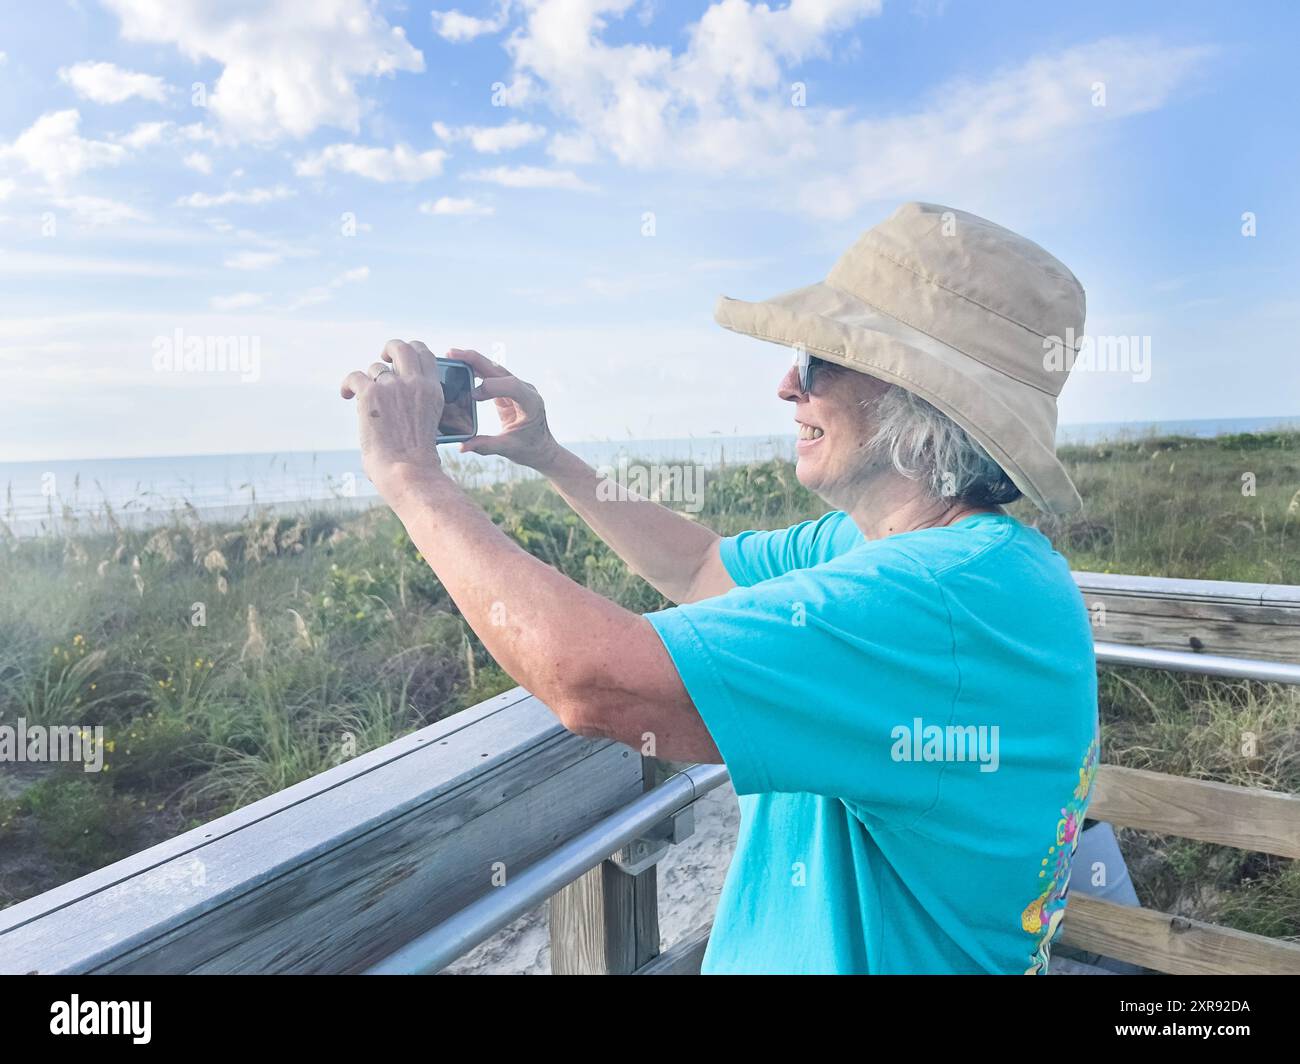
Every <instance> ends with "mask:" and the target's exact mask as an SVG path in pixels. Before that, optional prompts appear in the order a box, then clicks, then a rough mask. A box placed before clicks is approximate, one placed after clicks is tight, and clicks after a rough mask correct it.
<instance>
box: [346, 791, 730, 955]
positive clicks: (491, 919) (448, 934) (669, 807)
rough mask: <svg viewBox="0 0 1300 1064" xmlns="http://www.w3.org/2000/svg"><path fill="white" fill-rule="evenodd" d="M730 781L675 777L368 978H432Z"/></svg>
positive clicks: (446, 922)
mask: <svg viewBox="0 0 1300 1064" xmlns="http://www.w3.org/2000/svg"><path fill="white" fill-rule="evenodd" d="M728 778H729V776H728V774H727V768H726V766H725V765H693V766H691V767H690V768H687V769H683V770H682V771H680V772H675V773H673V775H671V776H669V777H668V779H666V780H664V782H663V783H661V784H659V786H657V787H655V788H653V789H652V790H649V791H646V792H645V794H643V795H641V797H640V798H637V799H636V800H635V801H633V802H629V803H628V804H627V805H625V806H623V808H621V809H619V810H617V811H616V812H614V813H611V814H610V815H609V816H607V817H605V819H603V820H601V821H599V822H597V823H596V824H594V825H593V826H592V827H590V828H588V829H587V830H586V831H584V832H582V834H580V835H575V836H574V837H573V838H572V839H570V840H569V841H568V842H566V843H564V845H562V846H561V847H560V848H559V849H557V850H553V851H552V852H551V853H548V854H547V855H546V856H545V857H543V858H542V859H541V860H539V861H537V862H536V863H535V864H532V865H529V866H528V868H527V869H525V870H524V871H523V872H521V873H519V874H518V875H517V876H513V877H512V878H511V879H510V881H509V882H508V883H507V884H506V885H505V886H503V887H499V888H497V889H496V890H491V891H489V892H488V893H487V894H486V895H484V896H483V897H482V898H480V899H479V900H478V901H476V902H473V903H472V904H470V905H468V906H466V907H465V908H464V909H462V910H461V911H460V912H458V913H457V914H456V915H455V916H453V917H452V918H451V919H450V920H444V921H443V922H442V923H440V924H438V925H437V926H436V927H434V928H431V929H430V930H428V931H426V932H425V933H424V934H423V935H420V936H419V937H418V938H414V939H412V940H411V941H410V942H408V943H407V944H406V945H405V946H403V947H402V948H401V949H399V950H397V951H396V952H395V953H392V954H390V955H389V956H387V957H385V958H384V959H383V960H382V961H380V962H379V963H378V964H376V965H375V966H374V967H372V968H369V969H367V970H366V972H365V974H366V975H432V974H433V973H434V972H437V971H438V970H439V969H441V968H445V967H446V966H447V965H448V964H450V963H451V962H452V961H454V960H455V959H456V958H457V957H460V956H463V955H464V954H466V953H468V952H469V951H470V950H472V949H473V948H474V947H475V946H477V945H478V944H479V943H480V942H484V941H486V940H487V939H489V938H491V937H492V936H493V935H494V934H496V932H497V931H499V930H500V929H501V928H503V927H505V926H506V925H507V924H508V923H510V921H511V920H513V919H514V918H515V917H517V916H519V915H521V914H522V913H525V912H527V911H528V910H529V909H531V908H532V907H533V906H534V905H537V904H540V903H541V902H543V901H545V900H546V899H547V898H549V897H551V895H553V894H556V893H557V892H559V891H560V890H561V889H562V888H564V887H566V886H568V885H569V884H570V883H572V882H573V881H574V880H575V879H577V878H578V877H580V876H582V875H584V874H585V873H586V872H588V871H590V870H591V869H593V868H595V867H596V866H597V865H598V864H600V862H601V861H603V860H605V859H606V858H607V857H609V855H610V854H611V853H614V852H615V851H616V850H618V849H619V848H620V847H622V846H626V845H627V844H628V843H629V842H631V841H632V840H633V839H634V838H636V837H637V836H638V835H640V834H642V833H643V832H645V831H648V830H649V829H650V828H652V827H654V826H655V825H656V824H659V823H661V822H662V821H664V820H667V819H668V818H669V817H670V816H672V815H673V814H674V813H676V812H678V811H679V810H681V809H684V808H686V806H688V805H690V804H691V803H692V802H694V801H695V800H696V799H697V798H700V797H702V796H703V795H705V794H707V793H708V792H709V791H711V790H713V789H714V788H715V787H719V786H721V785H722V784H723V783H725V782H726V781H727V779H728Z"/></svg>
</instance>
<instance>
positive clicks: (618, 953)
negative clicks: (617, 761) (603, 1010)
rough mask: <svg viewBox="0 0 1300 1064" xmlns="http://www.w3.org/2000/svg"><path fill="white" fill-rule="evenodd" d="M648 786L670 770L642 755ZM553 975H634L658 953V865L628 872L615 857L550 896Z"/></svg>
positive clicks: (646, 784)
mask: <svg viewBox="0 0 1300 1064" xmlns="http://www.w3.org/2000/svg"><path fill="white" fill-rule="evenodd" d="M641 770H642V782H643V785H644V787H645V789H646V790H650V789H652V788H653V787H655V786H657V785H658V784H659V783H660V782H661V780H663V779H664V778H666V777H667V776H668V775H670V774H671V773H670V771H669V769H668V768H666V767H665V766H664V765H663V764H662V763H661V762H659V761H657V760H656V759H655V758H651V757H643V758H642V759H641ZM550 916H551V919H550V926H551V974H552V975H630V974H632V973H633V972H635V971H636V970H637V969H638V968H640V967H642V966H643V965H644V964H646V963H647V962H649V961H651V960H653V959H654V958H655V957H657V956H658V955H659V877H658V868H657V866H656V865H651V866H650V867H649V868H647V869H646V870H645V871H644V872H641V873H639V874H637V875H628V873H627V872H625V871H623V869H622V868H620V867H619V866H618V865H617V864H615V863H614V862H613V861H608V860H606V861H601V862H600V864H598V865H597V866H596V867H595V868H593V869H592V870H591V871H590V872H587V873H586V874H585V875H584V876H582V877H581V878H580V879H577V880H575V881H574V882H572V883H570V884H569V885H568V886H567V887H565V888H564V889H563V890H561V891H560V892H559V893H558V894H555V895H553V896H552V897H551V913H550Z"/></svg>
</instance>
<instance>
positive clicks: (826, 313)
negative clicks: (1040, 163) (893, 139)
mask: <svg viewBox="0 0 1300 1064" xmlns="http://www.w3.org/2000/svg"><path fill="white" fill-rule="evenodd" d="M714 317H715V318H716V319H717V321H718V323H719V324H721V325H723V326H725V327H726V328H728V329H731V330H733V331H735V332H739V333H745V334H746V335H748V336H753V337H756V338H757V339H760V340H770V341H771V342H773V343H778V344H785V345H787V346H790V347H796V348H798V347H804V348H807V350H808V351H809V352H810V353H811V354H814V355H816V356H817V357H819V358H824V359H825V360H826V361H828V362H834V363H836V364H837V365H841V366H845V367H847V368H849V369H853V370H858V371H859V372H862V373H869V374H870V375H871V376H873V377H877V378H879V379H881V380H884V381H889V382H890V383H893V384H897V385H899V386H900V387H902V388H906V389H907V390H908V391H910V392H913V393H915V394H916V395H918V396H920V397H921V398H922V399H925V400H926V401H927V402H929V403H931V404H932V405H934V406H936V407H938V408H939V409H940V410H942V411H943V412H944V413H945V414H947V415H948V416H949V417H950V418H952V419H953V420H954V421H955V422H957V424H959V425H960V426H961V427H962V428H964V429H965V430H966V431H967V432H969V433H970V434H971V436H973V437H974V438H975V439H976V440H977V441H978V442H979V443H980V444H981V446H983V447H984V449H985V450H987V451H988V453H989V455H990V456H991V457H992V458H993V460H994V461H996V462H997V463H998V465H1000V466H1001V467H1002V468H1003V469H1004V470H1005V471H1006V473H1007V475H1008V476H1009V477H1011V479H1012V480H1013V481H1014V482H1015V484H1016V486H1017V487H1018V488H1019V489H1020V490H1021V491H1022V492H1024V493H1025V496H1026V497H1027V498H1028V499H1030V501H1032V502H1033V503H1034V504H1035V505H1036V506H1038V507H1039V508H1040V509H1042V510H1045V511H1047V512H1048V513H1054V514H1066V513H1070V512H1072V511H1074V510H1078V509H1079V508H1080V507H1081V505H1082V503H1081V501H1080V499H1079V493H1078V491H1077V490H1076V489H1075V487H1074V484H1073V483H1071V481H1070V477H1069V474H1067V473H1066V471H1065V468H1064V466H1062V465H1061V463H1060V460H1059V459H1058V458H1057V457H1056V397H1057V396H1058V395H1059V394H1060V392H1061V388H1062V387H1063V386H1064V384H1065V380H1066V377H1067V376H1068V375H1069V367H1070V366H1071V365H1072V364H1073V362H1074V359H1075V356H1076V355H1077V353H1078V344H1079V341H1080V340H1081V339H1082V338H1083V320H1084V292H1083V286H1082V285H1081V284H1080V283H1079V281H1078V279H1077V278H1076V277H1075V276H1074V274H1072V273H1071V272H1070V271H1069V270H1068V269H1066V268H1065V266H1064V265H1062V264H1061V262H1060V261H1058V260H1057V259H1056V258H1054V257H1053V256H1052V255H1049V254H1048V253H1047V252H1046V251H1044V250H1043V249H1042V248H1040V247H1039V246H1038V245H1037V244H1035V243H1033V242H1032V241H1029V240H1026V239H1025V238H1024V237H1022V236H1019V235H1017V234H1016V233H1013V232H1011V231H1010V230H1009V229H1003V228H1002V227H1001V226H1000V225H994V224H993V223H992V222H990V221H987V220H985V219H984V218H980V217H977V216H976V215H974V214H968V213H967V212H966V211H959V210H955V209H953V208H951V207H942V206H939V205H937V204H933V203H905V204H903V205H902V206H901V207H899V208H898V209H897V210H896V211H895V212H894V213H893V214H892V215H890V216H889V217H888V218H887V219H886V220H885V221H883V222H881V223H880V224H879V225H877V226H876V227H875V228H873V229H869V230H867V232H865V233H863V234H862V236H861V237H860V238H859V239H858V241H857V243H855V244H854V245H853V246H852V247H851V248H849V250H848V251H846V252H845V253H844V254H843V255H842V256H841V257H840V260H839V261H838V262H837V263H836V264H835V265H834V267H833V268H832V269H831V272H830V273H829V274H828V275H827V277H826V280H825V281H822V282H819V283H817V284H812V285H808V286H806V287H804V288H796V289H795V290H794V291H792V292H786V293H784V294H783V295H778V296H773V297H772V298H771V299H767V300H763V301H762V302H759V303H747V302H745V301H744V300H740V299H729V298H728V297H726V296H723V297H722V298H720V299H719V300H718V306H717V309H716V310H715V311H714Z"/></svg>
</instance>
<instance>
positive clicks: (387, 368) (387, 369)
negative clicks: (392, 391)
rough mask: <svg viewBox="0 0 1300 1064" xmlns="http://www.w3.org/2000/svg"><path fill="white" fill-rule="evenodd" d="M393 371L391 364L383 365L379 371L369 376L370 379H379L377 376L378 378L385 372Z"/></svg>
mask: <svg viewBox="0 0 1300 1064" xmlns="http://www.w3.org/2000/svg"><path fill="white" fill-rule="evenodd" d="M393 372H394V370H393V367H392V366H384V367H383V368H382V369H381V370H379V371H378V372H377V373H376V374H375V375H374V377H373V378H371V379H372V380H379V378H380V377H381V376H383V375H384V374H385V373H393Z"/></svg>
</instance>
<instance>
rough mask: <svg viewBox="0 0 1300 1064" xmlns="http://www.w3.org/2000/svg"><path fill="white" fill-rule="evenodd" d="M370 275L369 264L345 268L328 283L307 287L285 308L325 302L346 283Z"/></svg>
mask: <svg viewBox="0 0 1300 1064" xmlns="http://www.w3.org/2000/svg"><path fill="white" fill-rule="evenodd" d="M369 276H370V267H369V266H358V267H357V268H356V269H353V270H347V271H346V272H344V273H341V274H339V275H338V276H337V277H335V278H334V280H332V281H330V282H329V283H328V284H323V285H318V286H317V287H315V288H309V289H307V291H306V292H304V293H303V294H302V295H300V296H299V297H298V298H297V299H295V300H293V301H292V302H291V303H290V304H289V305H288V306H287V307H286V308H285V309H286V310H301V309H302V308H303V307H314V306H317V305H318V304H320V303H326V302H328V301H329V300H331V299H333V298H334V293H335V292H337V291H338V290H339V289H340V288H342V287H343V286H344V285H347V284H356V283H357V282H358V281H364V280H366V278H368V277H369Z"/></svg>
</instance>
